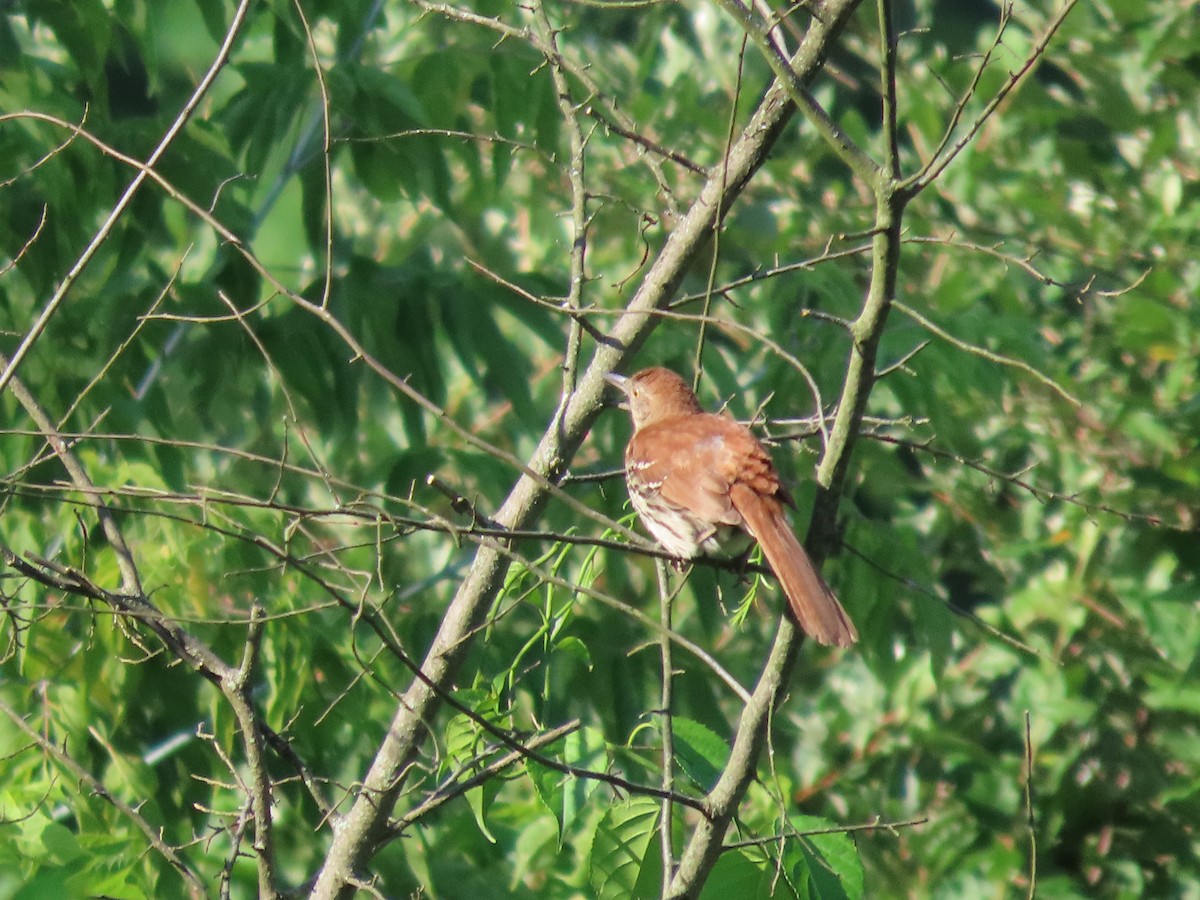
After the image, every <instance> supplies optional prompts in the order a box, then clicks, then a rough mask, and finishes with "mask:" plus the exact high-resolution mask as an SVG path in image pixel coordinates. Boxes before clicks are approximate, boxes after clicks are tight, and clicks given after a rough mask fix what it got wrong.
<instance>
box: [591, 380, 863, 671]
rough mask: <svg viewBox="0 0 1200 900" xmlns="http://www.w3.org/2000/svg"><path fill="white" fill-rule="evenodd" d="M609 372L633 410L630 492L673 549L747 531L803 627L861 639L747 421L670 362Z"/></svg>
mask: <svg viewBox="0 0 1200 900" xmlns="http://www.w3.org/2000/svg"><path fill="white" fill-rule="evenodd" d="M605 378H606V380H607V381H608V382H609V383H610V384H612V385H613V386H614V387H617V388H619V389H620V390H621V391H623V392H624V393H625V396H626V398H627V399H628V401H629V411H630V413H631V414H632V416H633V437H631V438H630V439H629V446H628V447H626V448H625V480H626V483H627V484H628V486H629V499H630V500H631V501H632V502H633V508H634V509H636V510H637V512H638V516H640V517H641V520H642V522H643V524H645V526H646V528H647V529H648V530H649V531H650V533H651V534H653V535H654V536H655V537H656V538H657V539H658V541H659V543H660V544H662V545H663V547H664V548H666V550H667V552H668V553H671V554H672V555H674V556H677V557H679V558H680V559H692V558H694V557H696V556H699V555H701V554H702V553H713V552H717V551H719V550H720V549H721V547H722V545H724V544H726V543H727V542H729V541H730V539H731V538H733V537H735V536H736V535H737V533H738V532H739V531H741V532H746V533H748V534H749V535H750V536H751V537H752V538H754V540H756V541H758V543H759V545H760V546H761V547H762V549H763V555H764V556H766V558H767V562H768V563H770V565H771V569H772V571H774V573H775V575H776V577H777V578H778V579H779V583H780V584H781V585H782V586H783V592H784V593H785V594H787V598H788V603H789V604H790V605H791V608H792V612H793V613H794V614H795V617H796V621H797V622H798V623H799V624H800V627H801V628H803V629H804V630H805V631H806V632H807V633H808V634H809V635H811V636H812V637H813V639H814V640H816V641H818V642H819V643H822V644H834V645H837V646H838V647H848V646H849V645H851V644H853V643H854V642H855V641H857V640H858V632H857V631H856V630H855V628H854V623H853V622H851V621H850V617H849V616H847V615H846V611H845V610H844V609H842V605H841V604H840V603H838V601H837V598H836V597H835V596H834V595H833V591H831V590H830V589H829V585H827V584H826V583H825V580H824V579H823V578H821V576H820V574H818V572H817V570H816V569H815V568H814V567H813V564H812V561H811V560H810V559H809V558H808V554H807V553H806V552H805V551H804V548H803V547H802V546H800V542H799V541H798V540H796V536H795V535H794V534H792V529H791V526H790V525H789V524H788V520H787V516H786V513H785V511H784V504H785V503H786V504H790V503H791V502H792V501H791V498H790V497H789V496H788V493H787V491H786V490H784V487H783V485H782V484H780V482H779V475H778V473H777V472H776V471H775V466H774V465H773V464H772V463H771V457H770V456H769V455H768V454H767V451H766V449H765V448H764V447H763V445H762V444H760V443H759V442H758V439H757V438H755V437H754V435H753V434H751V432H750V429H749V428H747V427H746V426H744V425H741V424H739V423H738V422H735V421H734V420H733V419H731V418H728V417H726V416H720V415H714V414H712V413H706V412H704V411H703V410H702V409H701V408H700V402H699V401H698V400H697V399H696V395H695V393H693V392H692V389H691V388H690V387H688V384H687V382H685V381H684V380H683V379H682V378H680V377H679V376H678V375H676V374H675V373H674V372H672V371H671V370H670V369H663V368H653V369H644V370H642V371H641V372H638V373H637V374H636V375H633V376H632V377H629V378H625V377H623V376H621V375H606V376H605Z"/></svg>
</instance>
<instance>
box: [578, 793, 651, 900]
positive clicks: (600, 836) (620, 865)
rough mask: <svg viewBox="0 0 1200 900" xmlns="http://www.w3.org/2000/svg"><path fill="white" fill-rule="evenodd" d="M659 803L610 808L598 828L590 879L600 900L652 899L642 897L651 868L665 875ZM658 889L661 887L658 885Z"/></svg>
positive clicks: (636, 801)
mask: <svg viewBox="0 0 1200 900" xmlns="http://www.w3.org/2000/svg"><path fill="white" fill-rule="evenodd" d="M660 811H661V810H660V807H659V803H658V801H656V800H654V799H652V798H649V797H631V798H629V799H628V800H625V801H623V802H621V803H618V804H616V805H615V806H612V807H610V808H609V810H608V811H607V812H606V813H605V814H604V816H603V817H602V818H601V819H600V821H599V823H598V824H597V825H596V831H595V834H594V835H593V838H592V848H591V852H590V854H589V856H588V875H589V878H590V880H591V884H592V888H593V889H594V890H595V895H594V896H596V897H597V898H599V900H609V898H612V900H617V898H636V897H643V896H650V894H640V893H638V886H639V885H640V884H642V883H643V876H644V875H646V874H647V869H648V868H653V869H655V870H657V871H661V862H660V861H659V859H658V845H657V843H656V842H655V841H654V840H653V839H654V838H655V837H657V835H658V830H657V829H658V819H659V813H660ZM655 888H657V885H655Z"/></svg>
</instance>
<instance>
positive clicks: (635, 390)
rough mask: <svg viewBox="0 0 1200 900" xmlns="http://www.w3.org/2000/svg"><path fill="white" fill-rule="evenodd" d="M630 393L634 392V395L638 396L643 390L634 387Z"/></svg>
mask: <svg viewBox="0 0 1200 900" xmlns="http://www.w3.org/2000/svg"><path fill="white" fill-rule="evenodd" d="M630 393H632V394H633V396H635V397H636V396H637V395H638V394H640V393H641V391H640V390H639V389H638V388H634V389H633V390H632V391H631V392H630Z"/></svg>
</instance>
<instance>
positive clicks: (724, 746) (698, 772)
mask: <svg viewBox="0 0 1200 900" xmlns="http://www.w3.org/2000/svg"><path fill="white" fill-rule="evenodd" d="M671 729H672V731H673V732H674V735H675V757H676V762H678V763H679V765H680V767H681V768H682V769H683V771H684V772H685V773H687V776H688V777H689V778H690V779H691V780H692V782H693V784H695V785H696V786H697V787H698V788H700V789H701V790H702V791H704V792H706V793H707V792H708V791H709V790H711V789H712V787H713V785H715V784H716V783H717V779H718V778H719V777H720V775H721V771H722V770H723V769H724V768H725V764H726V763H727V762H728V761H729V743H728V741H725V740H723V739H722V738H721V736H720V735H718V734H717V733H716V732H715V731H713V730H712V729H711V728H709V727H708V726H707V725H703V724H701V723H700V722H697V721H695V720H694V719H686V718H681V717H678V716H672V718H671Z"/></svg>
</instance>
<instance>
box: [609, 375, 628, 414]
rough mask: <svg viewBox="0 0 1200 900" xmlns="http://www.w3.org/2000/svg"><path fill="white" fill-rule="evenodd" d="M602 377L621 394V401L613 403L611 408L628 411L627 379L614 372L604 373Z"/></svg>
mask: <svg viewBox="0 0 1200 900" xmlns="http://www.w3.org/2000/svg"><path fill="white" fill-rule="evenodd" d="M603 377H604V380H605V381H607V382H608V383H609V384H611V385H612V386H613V387H615V388H616V389H617V390H618V391H620V392H621V399H620V400H618V401H617V402H616V403H614V404H613V406H616V407H617V408H618V409H628V408H629V403H628V402H627V401H628V397H629V379H628V378H626V377H625V376H624V375H618V374H617V373H616V372H605V373H604V376H603Z"/></svg>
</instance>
